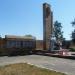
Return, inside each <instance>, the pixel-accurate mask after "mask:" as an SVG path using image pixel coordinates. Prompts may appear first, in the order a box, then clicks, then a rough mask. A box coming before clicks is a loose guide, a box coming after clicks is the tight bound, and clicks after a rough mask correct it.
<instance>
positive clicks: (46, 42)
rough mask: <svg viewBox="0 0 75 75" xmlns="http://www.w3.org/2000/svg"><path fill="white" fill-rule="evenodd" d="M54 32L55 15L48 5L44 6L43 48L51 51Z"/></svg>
mask: <svg viewBox="0 0 75 75" xmlns="http://www.w3.org/2000/svg"><path fill="white" fill-rule="evenodd" d="M52 30H53V13H52V11H51V6H50V5H49V4H48V3H44V4H43V48H44V50H49V48H50V39H51V35H52Z"/></svg>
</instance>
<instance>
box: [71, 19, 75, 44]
mask: <svg viewBox="0 0 75 75" xmlns="http://www.w3.org/2000/svg"><path fill="white" fill-rule="evenodd" d="M71 24H72V27H74V30H73V31H72V41H73V42H74V43H75V19H74V21H72V22H71Z"/></svg>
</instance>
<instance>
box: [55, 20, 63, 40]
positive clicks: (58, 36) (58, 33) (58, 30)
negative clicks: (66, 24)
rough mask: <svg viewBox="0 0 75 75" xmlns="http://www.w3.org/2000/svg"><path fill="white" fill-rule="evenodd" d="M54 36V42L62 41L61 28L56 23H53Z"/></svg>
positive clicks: (59, 24)
mask: <svg viewBox="0 0 75 75" xmlns="http://www.w3.org/2000/svg"><path fill="white" fill-rule="evenodd" d="M54 34H55V38H56V40H62V39H63V32H62V26H61V23H59V22H58V21H55V23H54Z"/></svg>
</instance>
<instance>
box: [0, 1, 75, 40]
mask: <svg viewBox="0 0 75 75" xmlns="http://www.w3.org/2000/svg"><path fill="white" fill-rule="evenodd" d="M44 2H47V3H49V4H50V5H51V9H52V11H53V21H56V20H58V21H59V22H61V23H62V26H63V29H62V30H63V31H64V37H65V38H66V39H68V40H69V39H71V38H70V36H71V32H72V31H73V28H72V25H71V24H70V23H71V22H72V21H73V19H74V17H75V8H74V7H75V0H0V35H1V36H2V37H4V35H27V34H31V35H33V36H36V38H37V39H43V14H42V13H43V12H42V4H43V3H44Z"/></svg>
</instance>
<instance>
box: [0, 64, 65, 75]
mask: <svg viewBox="0 0 75 75" xmlns="http://www.w3.org/2000/svg"><path fill="white" fill-rule="evenodd" d="M0 75H65V74H64V73H60V72H55V71H51V70H48V69H44V68H39V67H36V66H33V65H29V64H26V63H19V64H12V65H6V66H3V67H0Z"/></svg>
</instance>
